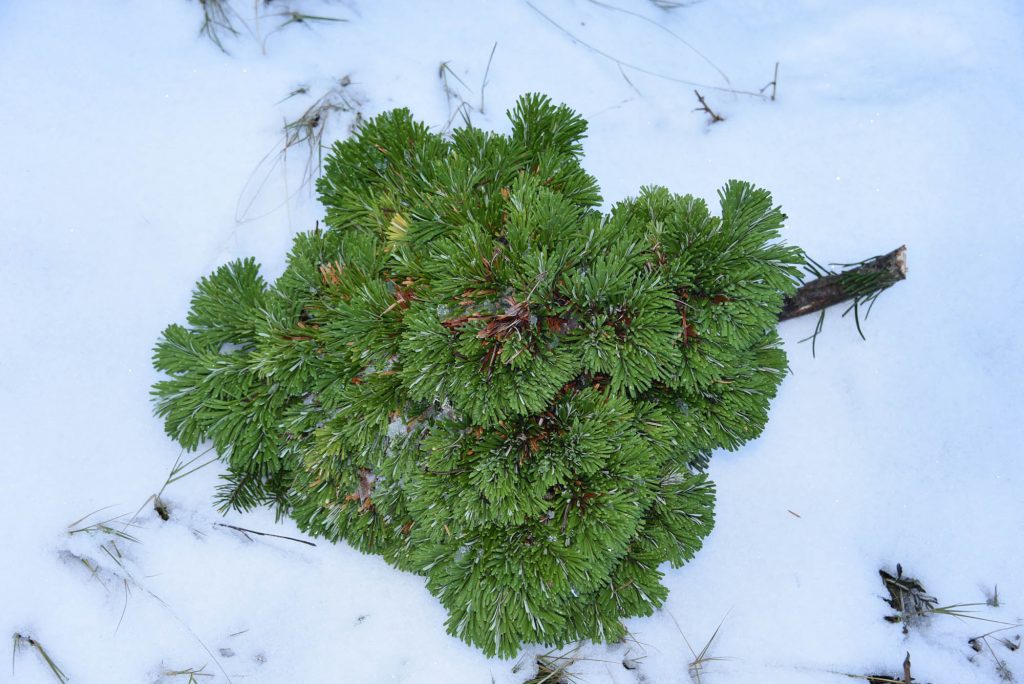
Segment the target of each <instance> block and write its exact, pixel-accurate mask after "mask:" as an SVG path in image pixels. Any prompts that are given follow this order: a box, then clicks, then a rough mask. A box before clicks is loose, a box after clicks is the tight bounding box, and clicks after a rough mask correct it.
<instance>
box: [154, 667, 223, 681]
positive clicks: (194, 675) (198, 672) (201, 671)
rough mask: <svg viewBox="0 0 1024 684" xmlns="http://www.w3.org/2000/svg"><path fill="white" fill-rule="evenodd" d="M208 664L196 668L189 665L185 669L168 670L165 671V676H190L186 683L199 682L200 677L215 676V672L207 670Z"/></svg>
mask: <svg viewBox="0 0 1024 684" xmlns="http://www.w3.org/2000/svg"><path fill="white" fill-rule="evenodd" d="M205 670H206V665H203V666H202V667H200V668H198V669H196V668H194V667H188V668H185V669H184V670H167V671H165V672H164V676H165V677H188V680H187V681H186V684H199V678H200V677H213V676H214V675H213V673H211V672H206V671H205Z"/></svg>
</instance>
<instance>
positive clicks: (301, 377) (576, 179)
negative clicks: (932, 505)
mask: <svg viewBox="0 0 1024 684" xmlns="http://www.w3.org/2000/svg"><path fill="white" fill-rule="evenodd" d="M509 116H510V118H511V121H512V133H511V135H499V134H494V133H489V132H485V131H482V130H479V129H476V128H472V127H468V126H467V127H466V128H463V129H461V130H456V131H455V132H454V133H452V135H451V137H450V138H445V137H442V136H440V135H437V134H435V133H432V132H430V130H428V128H427V127H426V126H425V125H423V124H421V123H418V122H416V121H414V120H413V118H412V117H411V115H410V113H409V112H408V111H406V110H395V111H392V112H389V113H386V114H383V115H381V116H378V117H377V118H375V119H373V120H372V121H368V122H366V123H365V124H364V125H363V126H362V127H361V129H360V130H359V131H358V134H357V135H356V136H355V137H353V138H352V139H350V140H347V141H344V142H341V143H338V144H336V145H335V146H334V148H333V152H332V153H331V155H330V157H329V159H328V160H327V164H326V171H325V174H324V177H323V178H322V179H321V180H320V181H319V184H318V189H319V192H320V195H321V198H322V201H323V204H324V205H325V207H326V210H327V218H326V224H327V227H326V229H324V230H320V229H317V230H314V231H312V232H308V233H303V234H300V235H298V236H297V237H296V238H295V242H294V246H293V248H292V251H291V253H290V254H289V256H288V265H287V268H286V270H285V272H284V273H283V275H282V276H281V277H280V278H278V279H277V281H276V282H275V283H274V284H273V285H268V284H267V283H266V282H265V281H264V280H263V279H262V277H261V276H260V274H259V271H258V267H257V265H256V264H255V263H254V262H253V260H252V259H246V260H242V261H236V262H233V263H230V264H228V265H225V266H222V267H221V268H219V269H218V270H217V271H216V272H214V273H213V274H212V275H210V276H209V277H207V278H204V279H202V280H201V281H200V282H199V284H198V286H197V287H196V290H195V293H194V296H193V299H192V308H191V312H190V313H189V316H188V326H187V327H183V326H180V325H171V326H170V327H168V328H167V329H166V330H165V331H164V333H163V336H162V338H161V339H160V341H159V343H158V344H157V347H156V352H155V356H154V362H155V364H156V367H157V368H158V369H159V370H161V371H164V372H165V373H166V374H167V376H168V377H167V379H165V380H163V381H161V382H158V383H157V384H156V385H155V387H154V395H155V399H156V411H157V413H158V415H159V416H161V417H162V418H164V420H165V421H166V428H167V432H168V434H170V435H171V436H172V437H173V438H175V439H176V440H177V441H179V442H180V443H181V445H182V446H183V447H185V448H186V449H195V448H197V447H198V446H199V445H200V444H202V443H204V442H206V441H210V442H212V445H213V447H214V448H215V449H216V450H217V452H218V453H219V454H220V455H221V456H222V457H223V459H224V460H225V461H226V462H227V464H228V467H229V471H230V474H229V476H228V477H227V478H226V481H225V483H224V486H223V487H222V488H221V492H220V500H221V502H222V504H223V505H224V506H225V507H227V508H236V509H246V508H249V507H252V506H257V505H264V504H269V505H273V506H275V507H277V510H278V512H279V514H282V515H283V514H287V515H290V516H292V517H293V518H294V519H295V520H296V521H297V522H298V524H299V526H300V527H301V528H302V529H304V530H306V531H307V532H309V533H310V534H314V535H318V536H323V537H325V538H327V539H330V540H335V541H338V540H345V541H346V542H348V543H349V544H351V545H352V546H354V547H356V548H358V549H360V550H361V551H364V552H367V553H377V554H381V555H382V556H383V557H384V558H386V559H387V560H388V562H390V563H392V564H394V565H395V566H397V567H399V568H402V569H405V570H409V571H412V572H416V573H420V574H422V575H424V576H425V577H426V579H427V586H428V588H429V590H430V591H431V592H432V593H433V594H434V595H435V596H437V597H438V599H439V600H440V601H441V602H442V603H443V604H444V606H445V607H446V608H447V610H448V612H449V616H450V617H449V619H448V622H447V626H448V630H449V631H450V632H451V633H452V634H454V635H456V636H458V637H460V638H462V639H464V640H465V641H467V642H469V643H472V644H475V645H476V646H479V647H480V648H481V649H483V651H484V652H486V653H487V654H498V655H500V656H510V655H513V654H515V653H516V652H517V651H518V650H519V649H520V647H521V645H522V644H523V643H524V642H537V643H544V644H551V645H561V644H564V643H567V642H570V641H574V640H577V639H581V638H589V639H594V640H605V641H608V640H615V639H619V638H621V637H623V636H624V633H625V632H624V627H623V623H622V621H623V619H624V618H628V617H631V616H637V615H649V614H650V613H651V612H652V611H653V610H654V609H655V608H656V607H658V606H659V605H660V604H661V603H662V602H663V601H664V599H665V597H666V594H667V590H666V589H665V587H664V586H663V585H662V584H661V582H660V580H661V578H662V572H661V570H660V569H659V567H660V566H661V565H662V563H664V562H666V561H667V562H668V563H669V564H671V565H672V566H673V567H676V566H679V565H681V564H682V563H684V562H686V561H687V560H688V559H690V558H692V557H693V555H694V553H695V552H696V551H697V550H698V548H699V547H700V545H701V540H702V538H703V537H704V536H705V535H707V533H708V532H709V531H710V529H711V526H712V523H713V515H712V513H713V501H714V488H713V485H712V483H711V482H710V481H709V480H708V478H707V477H706V475H705V474H704V472H703V471H704V468H705V466H706V464H707V460H708V457H709V455H710V453H711V451H712V450H713V449H716V448H726V449H735V448H736V447H738V446H739V445H740V444H742V443H743V442H744V441H746V440H748V439H751V438H753V437H755V436H756V435H757V434H758V433H759V432H760V431H761V429H762V428H763V426H764V423H765V420H766V418H767V409H768V403H769V400H770V399H771V398H772V397H773V396H774V394H775V391H776V387H777V386H778V383H779V381H780V380H781V378H782V377H783V375H784V374H785V372H786V358H785V355H784V353H783V351H782V350H781V349H780V341H779V338H778V336H777V335H776V332H775V329H776V325H777V319H778V314H779V310H780V308H781V306H782V302H783V298H784V297H785V296H787V295H789V294H791V293H792V292H793V291H794V289H795V283H796V281H797V279H798V278H799V272H798V266H799V265H801V264H802V263H803V258H802V254H801V252H800V251H799V250H798V249H796V248H794V247H788V246H785V245H783V244H781V243H780V242H779V240H778V238H779V228H780V227H781V225H782V221H783V219H784V215H783V214H782V212H781V211H780V210H779V209H778V208H777V207H774V206H773V205H772V200H771V196H770V195H769V194H768V193H767V192H766V191H764V190H760V189H757V188H754V187H753V186H751V185H749V184H747V183H743V182H738V181H731V182H729V183H728V184H727V185H726V186H725V187H724V188H723V189H722V190H721V192H720V193H719V201H720V204H721V215H720V216H716V215H713V214H712V213H711V212H710V211H709V209H708V206H707V205H706V204H705V202H704V201H702V200H700V199H697V198H694V197H691V196H689V195H686V196H680V195H675V194H672V193H670V192H669V191H668V190H666V189H665V188H661V187H645V188H643V189H642V190H641V191H640V194H639V195H638V196H637V197H636V198H632V199H627V200H624V201H622V202H619V203H618V204H616V205H615V206H614V207H613V209H612V210H611V213H610V214H609V215H607V216H605V215H602V213H601V212H600V211H599V209H598V205H599V204H600V202H601V201H602V200H601V196H600V194H599V192H598V187H597V183H596V181H595V179H594V178H593V177H591V176H590V175H588V174H587V173H586V172H585V171H584V170H583V169H582V167H581V166H580V158H581V155H582V146H581V140H582V139H583V137H584V135H585V132H586V123H585V122H584V121H583V119H581V118H580V117H579V116H577V115H576V114H575V113H573V112H572V111H571V110H570V109H568V108H567V107H565V106H556V105H554V104H552V103H551V102H550V101H549V100H548V99H547V98H545V97H542V96H539V95H529V96H525V97H523V98H521V99H520V100H519V102H518V104H517V105H516V107H515V109H514V110H513V111H512V112H510V115H509Z"/></svg>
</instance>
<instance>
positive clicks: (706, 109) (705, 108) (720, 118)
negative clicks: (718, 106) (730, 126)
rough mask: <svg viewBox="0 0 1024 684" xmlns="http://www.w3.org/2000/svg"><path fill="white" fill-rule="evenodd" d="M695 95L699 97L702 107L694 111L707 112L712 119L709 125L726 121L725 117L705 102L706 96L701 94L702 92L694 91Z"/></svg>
mask: <svg viewBox="0 0 1024 684" xmlns="http://www.w3.org/2000/svg"><path fill="white" fill-rule="evenodd" d="M693 94H694V95H696V96H697V101H698V102H700V107H696V108H695V109H694V110H693V111H695V112H705V113H706V114H707V115H708V117H709V118H710V121H708V123H709V124H714V123H718V122H719V121H725V117H723V116H721V115H720V114H719V113H718V112H716V111H715V110H713V109H711V107H709V106H708V103H707V102H706V101H705V100H704V96H703V95H701V94H700V91H698V90H694V91H693Z"/></svg>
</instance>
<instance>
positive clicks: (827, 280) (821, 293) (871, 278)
mask: <svg viewBox="0 0 1024 684" xmlns="http://www.w3.org/2000/svg"><path fill="white" fill-rule="evenodd" d="M839 265H840V266H847V267H849V268H847V270H845V271H841V272H836V271H832V270H830V269H825V268H823V267H822V266H821V265H820V264H817V263H815V262H813V261H812V262H811V268H810V270H811V274H812V275H816V276H818V277H817V278H816V279H814V280H811V281H810V282H806V283H804V284H803V285H802V286H801V287H800V289H798V290H797V291H796V292H795V293H794V294H793V296H791V297H788V298H786V301H785V303H784V304H783V306H782V313H780V314H779V320H780V321H786V320H789V319H790V318H797V317H798V316H806V315H807V314H810V313H814V312H816V311H822V310H823V309H827V308H828V307H830V306H832V305H834V304H840V303H842V302H848V301H850V300H853V302H854V303H853V304H852V305H851V307H852V306H858V307H859V305H860V304H861V303H866V304H868V305H869V306H870V305H871V304H874V300H875V299H876V298H877V297H878V295H880V294H881V293H882V292H883V291H885V290H887V289H889V288H890V287H892V286H893V285H895V284H896V283H898V282H899V281H901V280H904V279H905V278H906V277H907V246H906V245H903V246H901V247H899V248H897V249H894V250H893V251H891V252H889V253H888V254H882V255H879V256H876V257H872V258H871V259H866V260H864V261H860V262H857V263H855V264H839Z"/></svg>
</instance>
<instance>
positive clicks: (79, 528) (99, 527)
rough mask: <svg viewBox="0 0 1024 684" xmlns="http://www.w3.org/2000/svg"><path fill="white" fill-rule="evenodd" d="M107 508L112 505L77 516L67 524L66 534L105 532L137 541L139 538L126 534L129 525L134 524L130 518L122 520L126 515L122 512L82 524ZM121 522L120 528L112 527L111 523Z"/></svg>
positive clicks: (118, 523)
mask: <svg viewBox="0 0 1024 684" xmlns="http://www.w3.org/2000/svg"><path fill="white" fill-rule="evenodd" d="M109 508H112V506H105V507H103V508H98V509H96V510H95V511H93V512H92V513H88V514H86V515H84V516H82V517H81V518H79V519H78V520H76V521H74V522H73V523H71V524H70V525H68V534H69V535H75V534H82V533H86V534H97V533H98V534H107V535H110V536H112V537H117V538H118V539H123V540H125V541H130V542H133V543H138V541H139V540H138V539H137V538H135V537H133V536H132V535H130V534H128V532H127V531H126V530H127V528H128V527H129V526H136V525H134V524H133V523H132V521H131V520H128V521H127V522H124V520H125V517H126V516H125V515H123V514H122V515H115V516H114V517H112V518H106V519H104V520H100V521H98V522H94V523H90V524H88V525H83V523H84V522H85V521H86V520H88V519H89V518H91V517H92V516H94V515H96V514H97V513H99V512H101V511H105V510H107V509H109ZM122 523H123V526H122V528H121V529H115V528H114V527H112V525H120V524H122Z"/></svg>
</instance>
